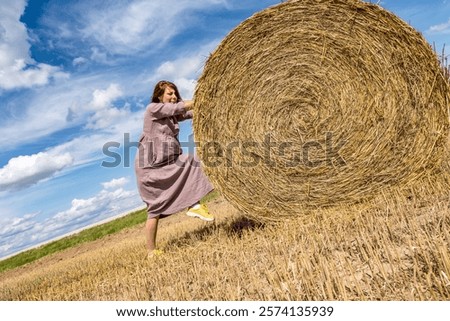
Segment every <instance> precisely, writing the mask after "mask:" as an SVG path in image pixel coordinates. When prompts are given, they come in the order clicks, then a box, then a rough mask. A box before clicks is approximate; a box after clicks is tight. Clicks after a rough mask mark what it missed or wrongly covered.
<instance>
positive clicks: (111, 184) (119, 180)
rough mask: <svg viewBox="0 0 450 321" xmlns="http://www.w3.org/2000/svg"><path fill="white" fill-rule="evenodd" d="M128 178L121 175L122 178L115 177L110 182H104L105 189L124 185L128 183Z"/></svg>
mask: <svg viewBox="0 0 450 321" xmlns="http://www.w3.org/2000/svg"><path fill="white" fill-rule="evenodd" d="M128 181H129V180H128V178H126V177H121V178H114V179H112V180H111V181H109V182H105V183H102V186H103V188H104V189H113V188H117V187H123V186H124V185H125V184H127V183H128Z"/></svg>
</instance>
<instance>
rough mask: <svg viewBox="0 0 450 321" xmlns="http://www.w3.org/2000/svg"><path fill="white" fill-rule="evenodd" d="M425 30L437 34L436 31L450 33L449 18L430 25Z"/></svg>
mask: <svg viewBox="0 0 450 321" xmlns="http://www.w3.org/2000/svg"><path fill="white" fill-rule="evenodd" d="M427 32H429V33H433V34H438V33H443V34H448V33H450V19H449V20H448V21H447V22H445V23H441V24H437V25H433V26H431V27H430V28H428V30H427Z"/></svg>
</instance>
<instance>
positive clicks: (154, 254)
mask: <svg viewBox="0 0 450 321" xmlns="http://www.w3.org/2000/svg"><path fill="white" fill-rule="evenodd" d="M163 254H164V251H162V250H153V251H150V252H148V255H147V258H148V259H153V258H155V257H157V256H161V255H163Z"/></svg>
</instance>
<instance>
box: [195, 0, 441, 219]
mask: <svg viewBox="0 0 450 321" xmlns="http://www.w3.org/2000/svg"><path fill="white" fill-rule="evenodd" d="M448 92H449V84H448V81H447V79H446V77H445V76H444V74H443V69H442V67H441V65H440V63H439V60H438V58H437V56H436V54H435V52H434V51H433V50H432V48H431V46H430V45H429V44H428V43H427V42H426V41H425V39H424V38H423V37H422V36H421V34H419V33H418V32H417V31H415V30H414V29H413V28H412V27H410V26H409V25H408V24H406V23H405V22H403V21H402V20H401V19H399V18H398V17H396V16H395V15H394V14H392V13H390V12H388V11H386V10H384V9H382V8H381V7H379V6H378V5H374V4H370V3H365V2H362V1H358V0H300V1H289V2H284V3H281V4H279V5H277V6H274V7H270V8H268V9H266V10H263V11H261V12H259V13H257V14H255V15H253V16H252V17H250V18H249V19H247V20H246V21H244V22H243V23H241V24H240V25H239V26H238V27H236V28H235V29H234V30H233V31H232V32H231V33H230V34H229V35H228V36H227V37H226V38H225V39H224V40H223V41H222V42H221V44H220V45H219V46H218V48H217V49H216V50H215V51H214V52H213V53H212V54H211V56H210V57H209V58H208V60H207V62H206V64H205V67H204V71H203V74H202V76H201V77H200V78H199V80H198V83H197V87H196V90H195V114H196V115H195V117H194V134H195V136H196V140H197V141H199V142H201V143H200V146H199V148H198V154H199V157H200V158H201V160H202V161H203V164H204V169H205V172H206V173H207V175H208V176H209V177H210V179H211V181H212V183H213V184H214V185H215V186H216V187H217V188H218V189H219V190H220V191H221V193H222V194H223V195H224V197H225V198H226V199H227V200H229V201H230V202H231V203H232V204H234V205H235V206H236V207H237V208H239V209H240V210H242V211H243V212H244V213H246V214H247V215H250V216H253V217H256V218H261V219H278V218H280V217H283V216H292V215H300V214H302V213H304V211H305V209H306V210H307V209H311V208H317V207H325V206H335V205H340V204H341V205H342V204H354V203H356V202H361V201H364V200H368V199H370V198H372V197H373V196H375V195H377V194H379V193H380V192H381V191H384V193H385V192H386V189H389V188H395V187H405V186H407V185H410V184H413V183H414V182H415V181H417V180H418V179H419V178H420V177H422V175H424V173H430V172H432V171H433V170H434V169H436V168H438V167H439V166H440V163H441V160H442V158H443V153H444V146H445V144H446V137H447V134H448V127H449V126H448V125H449V115H448V109H447V108H448V107H447V106H448Z"/></svg>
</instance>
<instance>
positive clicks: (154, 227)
mask: <svg viewBox="0 0 450 321" xmlns="http://www.w3.org/2000/svg"><path fill="white" fill-rule="evenodd" d="M158 222H159V216H158V217H152V218H149V219H148V220H147V222H146V223H145V239H146V241H147V250H148V252H149V253H151V252H152V251H153V250H154V249H155V248H156V232H157V231H158Z"/></svg>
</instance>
